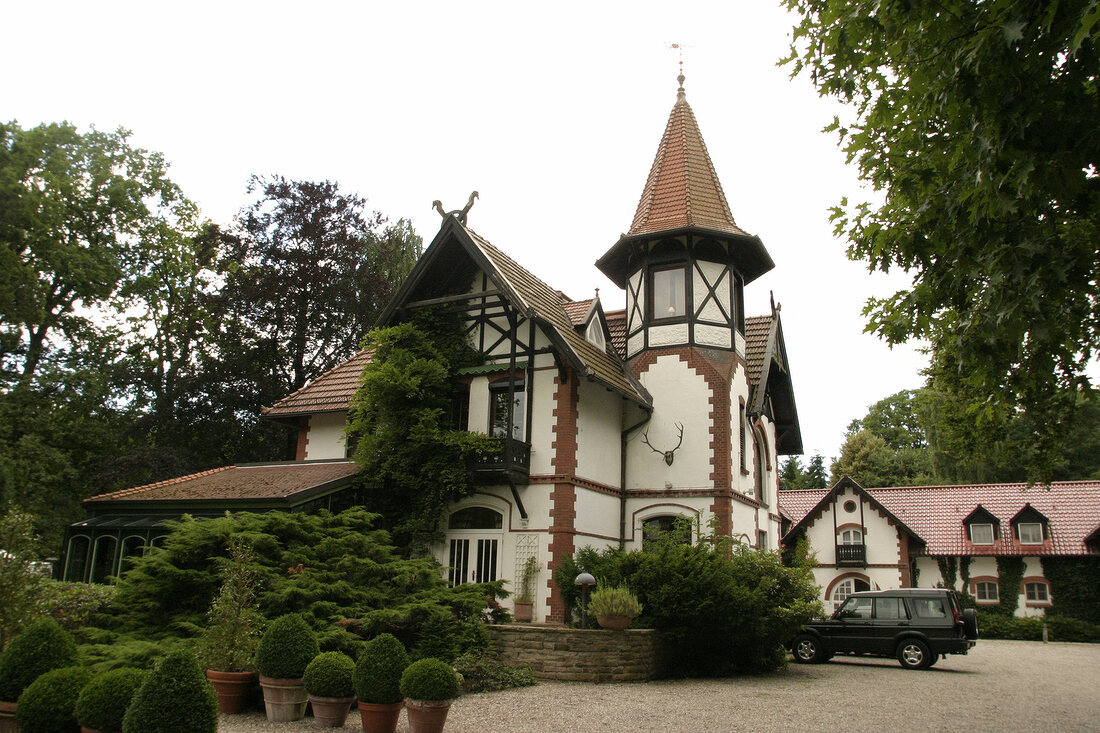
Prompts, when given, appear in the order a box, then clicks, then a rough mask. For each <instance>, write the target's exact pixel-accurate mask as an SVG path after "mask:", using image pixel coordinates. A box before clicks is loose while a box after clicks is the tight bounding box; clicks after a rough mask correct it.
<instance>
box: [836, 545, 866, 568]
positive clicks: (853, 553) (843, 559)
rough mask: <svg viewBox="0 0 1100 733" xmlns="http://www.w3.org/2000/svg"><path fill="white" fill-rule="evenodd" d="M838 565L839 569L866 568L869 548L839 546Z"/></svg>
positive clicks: (862, 546)
mask: <svg viewBox="0 0 1100 733" xmlns="http://www.w3.org/2000/svg"><path fill="white" fill-rule="evenodd" d="M836 564H837V567H866V565H867V546H866V545H862V544H861V545H837V546H836Z"/></svg>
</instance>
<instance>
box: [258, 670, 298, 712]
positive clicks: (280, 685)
mask: <svg viewBox="0 0 1100 733" xmlns="http://www.w3.org/2000/svg"><path fill="white" fill-rule="evenodd" d="M260 687H261V688H263V691H264V710H265V711H266V712H267V719H268V721H270V722H272V723H289V722H291V721H294V720H301V719H302V718H304V717H305V715H306V705H308V704H309V696H308V695H306V686H305V685H304V684H303V683H302V681H301V680H300V679H298V680H284V679H278V678H274V677H264V676H263V675H260Z"/></svg>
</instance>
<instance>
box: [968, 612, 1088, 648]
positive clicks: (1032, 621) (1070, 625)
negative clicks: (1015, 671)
mask: <svg viewBox="0 0 1100 733" xmlns="http://www.w3.org/2000/svg"><path fill="white" fill-rule="evenodd" d="M1044 623H1046V625H1047V637H1048V638H1049V640H1050V641H1078V642H1089V643H1094V644H1095V643H1100V625H1098V624H1090V623H1088V622H1086V621H1079V620H1077V619H1073V618H1065V617H1063V616H1047V617H1046V618H1043V617H1028V618H1019V617H1015V616H1013V617H1009V616H1001V615H997V614H980V613H979V616H978V630H979V634H980V635H981V637H982V638H984V639H1016V640H1018V641H1042V639H1043V624H1044Z"/></svg>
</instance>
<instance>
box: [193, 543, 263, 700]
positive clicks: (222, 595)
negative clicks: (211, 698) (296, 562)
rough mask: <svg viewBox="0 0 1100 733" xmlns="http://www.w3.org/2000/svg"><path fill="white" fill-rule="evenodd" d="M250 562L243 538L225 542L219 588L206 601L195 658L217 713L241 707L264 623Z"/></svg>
mask: <svg viewBox="0 0 1100 733" xmlns="http://www.w3.org/2000/svg"><path fill="white" fill-rule="evenodd" d="M253 560H254V555H253V553H252V547H251V546H250V545H249V544H248V542H247V541H246V540H244V539H243V538H239V537H238V538H234V539H232V540H230V541H229V559H228V560H227V561H226V563H225V565H224V566H223V568H222V573H221V575H222V585H221V589H220V590H219V591H218V595H217V596H215V597H214V601H213V603H211V604H210V611H209V612H208V614H207V618H208V619H209V625H208V626H207V627H206V631H205V632H204V633H203V635H202V640H201V641H200V644H199V662H200V664H202V666H203V667H205V669H206V679H208V680H210V682H211V683H212V684H213V685H214V690H215V692H216V693H217V695H218V712H220V713H224V714H227V715H229V714H232V713H239V712H240V711H241V710H242V709H243V707H244V701H245V697H246V696H247V694H248V689H249V686H250V685H251V684H252V677H253V675H254V673H253V671H252V670H253V668H254V665H255V658H256V648H257V646H258V645H259V641H260V629H262V628H263V623H264V618H263V616H261V615H260V612H259V611H257V610H256V588H257V585H258V584H259V580H258V574H257V572H256V569H255V567H254V566H253V564H252V563H253Z"/></svg>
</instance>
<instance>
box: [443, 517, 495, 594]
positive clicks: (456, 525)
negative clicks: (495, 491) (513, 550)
mask: <svg viewBox="0 0 1100 733" xmlns="http://www.w3.org/2000/svg"><path fill="white" fill-rule="evenodd" d="M503 537H504V515H503V514H501V513H500V512H498V511H496V510H495V509H490V508H489V507H484V506H470V507H466V508H464V509H459V510H458V511H456V512H453V513H452V514H451V516H450V517H448V518H447V568H448V570H447V580H448V581H449V582H450V584H451V585H461V584H463V583H487V582H489V581H492V580H496V579H497V574H498V573H499V572H500V545H501V540H502V539H503Z"/></svg>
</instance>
